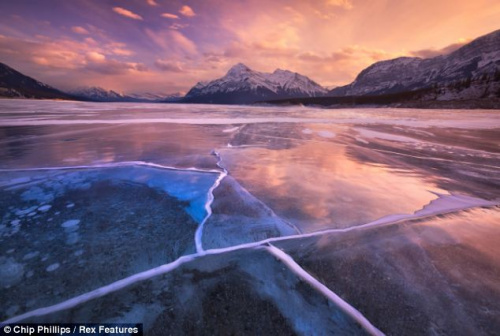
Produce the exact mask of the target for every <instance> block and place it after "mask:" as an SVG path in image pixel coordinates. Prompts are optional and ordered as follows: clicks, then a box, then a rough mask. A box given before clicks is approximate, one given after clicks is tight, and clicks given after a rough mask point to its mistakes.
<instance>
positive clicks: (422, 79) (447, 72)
mask: <svg viewBox="0 0 500 336" xmlns="http://www.w3.org/2000/svg"><path fill="white" fill-rule="evenodd" d="M498 71H500V30H497V31H495V32H492V33H490V34H488V35H484V36H482V37H479V38H477V39H475V40H474V41H472V42H470V43H468V44H466V45H464V46H463V47H461V48H459V49H457V50H456V51H454V52H452V53H450V54H448V55H441V56H437V57H434V58H428V59H422V58H418V57H400V58H396V59H392V60H388V61H381V62H377V63H374V64H372V65H371V66H369V67H368V68H366V69H365V70H363V71H361V73H360V74H359V75H358V76H357V78H356V79H355V80H354V82H352V83H351V84H349V85H346V86H343V87H339V88H335V89H333V90H331V91H330V94H329V95H332V96H360V95H367V94H370V95H376V94H387V93H395V92H403V91H409V90H416V89H423V88H428V87H432V86H442V85H447V84H451V83H454V82H456V81H461V80H467V79H468V80H472V82H473V83H474V82H475V80H477V79H479V78H482V77H484V76H485V75H486V76H490V77H492V78H493V77H494V76H495V73H496V72H498Z"/></svg>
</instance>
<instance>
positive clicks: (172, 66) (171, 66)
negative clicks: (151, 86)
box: [155, 59, 183, 72]
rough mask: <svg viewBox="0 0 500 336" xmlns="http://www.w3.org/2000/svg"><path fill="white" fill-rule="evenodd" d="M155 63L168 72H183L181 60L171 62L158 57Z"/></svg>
mask: <svg viewBox="0 0 500 336" xmlns="http://www.w3.org/2000/svg"><path fill="white" fill-rule="evenodd" d="M155 65H156V67H157V68H158V69H160V70H162V71H166V72H183V69H182V67H181V65H180V63H179V62H171V61H166V60H161V59H158V60H156V61H155Z"/></svg>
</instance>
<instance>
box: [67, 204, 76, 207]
mask: <svg viewBox="0 0 500 336" xmlns="http://www.w3.org/2000/svg"><path fill="white" fill-rule="evenodd" d="M74 206H75V203H69V204H66V208H72V207H74Z"/></svg>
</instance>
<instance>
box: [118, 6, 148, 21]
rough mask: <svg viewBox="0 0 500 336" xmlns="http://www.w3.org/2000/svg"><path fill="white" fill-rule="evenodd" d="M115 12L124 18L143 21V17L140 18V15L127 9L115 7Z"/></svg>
mask: <svg viewBox="0 0 500 336" xmlns="http://www.w3.org/2000/svg"><path fill="white" fill-rule="evenodd" d="M113 11H115V12H116V13H118V14H120V15H122V16H125V17H128V18H130V19H134V20H142V16H140V15H139V14H136V13H134V12H131V11H129V10H128V9H125V8H122V7H113Z"/></svg>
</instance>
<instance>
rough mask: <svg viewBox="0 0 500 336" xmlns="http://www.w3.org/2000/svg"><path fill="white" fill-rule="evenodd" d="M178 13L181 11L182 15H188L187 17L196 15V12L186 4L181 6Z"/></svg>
mask: <svg viewBox="0 0 500 336" xmlns="http://www.w3.org/2000/svg"><path fill="white" fill-rule="evenodd" d="M179 13H181V14H182V15H184V16H189V17H192V16H195V15H196V13H195V12H194V11H193V9H192V8H191V7H189V6H187V5H185V6H182V7H181V9H179Z"/></svg>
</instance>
